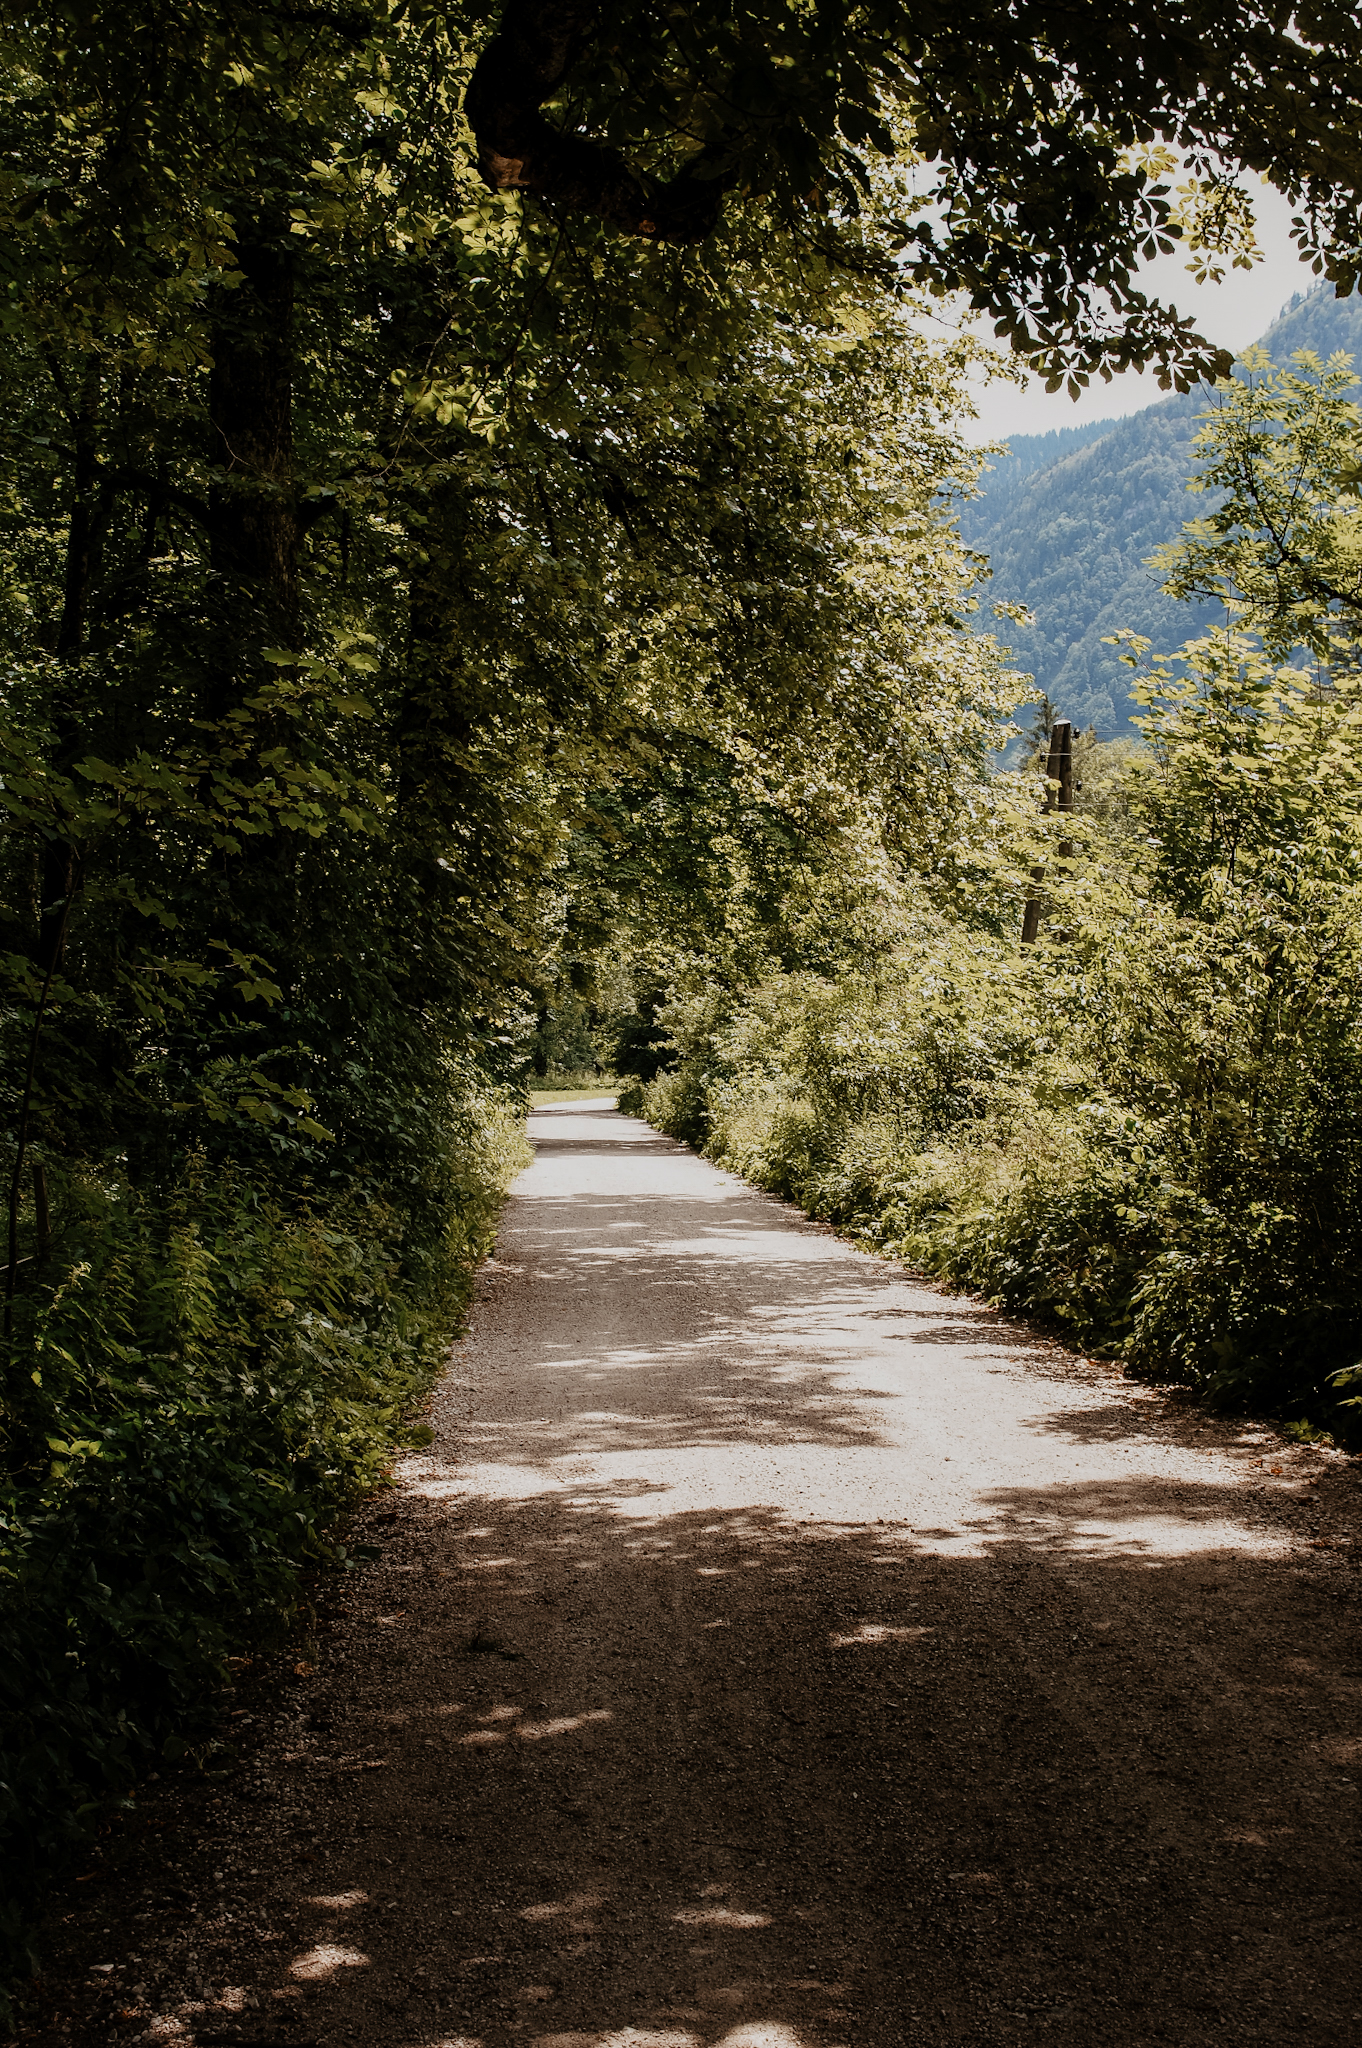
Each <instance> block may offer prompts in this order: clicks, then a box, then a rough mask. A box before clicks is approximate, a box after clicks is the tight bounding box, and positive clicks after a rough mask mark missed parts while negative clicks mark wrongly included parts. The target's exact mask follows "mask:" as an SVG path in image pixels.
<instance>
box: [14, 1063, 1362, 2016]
mask: <svg viewBox="0 0 1362 2048" xmlns="http://www.w3.org/2000/svg"><path fill="white" fill-rule="evenodd" d="M532 1134H533V1135H534V1137H535V1139H536V1145H537V1159H536V1164H535V1166H534V1167H533V1168H532V1169H531V1170H530V1172H529V1173H528V1174H527V1175H526V1176H525V1177H524V1179H523V1180H522V1182H521V1183H520V1185H519V1187H518V1189H517V1191H516V1194H515V1196H514V1197H513V1200H512V1203H511V1206H510V1208H509V1210H508V1214H507V1217H506V1220H505V1226H504V1228H503V1231H502V1233H501V1237H500V1240H499V1244H498V1253H497V1258H496V1260H495V1261H494V1262H493V1263H492V1264H491V1265H490V1266H489V1267H488V1269H487V1270H486V1272H485V1274H484V1276H483V1283H482V1288H481V1294H480V1300H479V1304H478V1307H477V1310H476V1314H475V1317H474V1322H473V1327H472V1330H471V1332H470V1335H469V1337H468V1338H467V1339H466V1340H465V1341H464V1342H463V1343H462V1344H461V1345H460V1346H459V1347H458V1348H457V1350H456V1353H455V1355H454V1358H453V1360H452V1363H451V1367H450V1371H449V1374H448V1375H447V1377H446V1379H445V1380H444V1382H442V1384H441V1387H440V1389H439V1390H438V1392H437V1397H436V1400H435V1402H434V1404H433V1409H432V1417H431V1419H432V1421H433V1423H434V1424H435V1427H436V1432H437V1435H436V1441H435V1443H434V1444H433V1445H432V1446H431V1447H430V1450H429V1452H427V1453H423V1454H422V1455H421V1456H419V1457H413V1458H411V1459H409V1460H407V1461H406V1462H405V1463H404V1465H403V1467H402V1469H401V1471H400V1473H399V1474H398V1483H397V1486H396V1488H395V1490H394V1491H393V1493H392V1494H391V1495H389V1496H385V1497H384V1498H382V1499H380V1500H376V1501H375V1502H373V1503H372V1504H371V1505H370V1506H369V1508H368V1509H367V1510H366V1511H365V1514H364V1516H363V1517H362V1521H363V1525H364V1532H365V1534H366V1535H367V1538H368V1540H370V1541H372V1542H373V1543H374V1544H375V1545H376V1546H377V1547H378V1548H379V1549H380V1551H381V1555H380V1557H379V1559H378V1561H377V1563H376V1564H375V1565H374V1566H373V1567H372V1568H371V1569H369V1570H367V1571H365V1572H363V1573H361V1574H356V1575H355V1577H354V1578H353V1579H352V1580H351V1581H350V1582H349V1583H348V1585H347V1586H346V1587H345V1588H344V1589H342V1590H341V1591H338V1592H337V1593H336V1594H335V1596H334V1597H333V1598H332V1603H331V1606H330V1608H329V1611H328V1612H327V1613H326V1615H325V1616H324V1617H323V1619H322V1622H321V1624H320V1626H319V1629H318V1633H317V1641H316V1645H315V1648H314V1649H313V1651H312V1652H311V1653H310V1654H309V1655H300V1656H297V1657H295V1658H293V1659H291V1660H290V1662H289V1663H288V1664H287V1665H285V1666H280V1665H278V1664H275V1665H272V1666H260V1667H254V1668H243V1669H242V1671H241V1673H240V1675H239V1678H238V1681H237V1685H236V1688H235V1691H234V1696H233V1698H232V1700H231V1701H229V1702H228V1704H227V1709H226V1713H227V1718H228V1723H229V1725H230V1726H231V1728H232V1730H233V1735H234V1744H235V1747H236V1749H237V1751H238V1757H239V1760H238V1762H237V1763H236V1765H235V1767H234V1769H233V1770H232V1771H231V1773H230V1774H228V1775H227V1776H225V1777H224V1778H223V1779H222V1781H221V1782H220V1783H217V1784H212V1783H210V1782H208V1781H206V1780H202V1779H196V1778H193V1777H191V1776H190V1774H187V1773H182V1774H179V1775H178V1776H177V1777H176V1778H175V1779H173V1780H172V1779H167V1780H166V1781H165V1782H163V1783H156V1784H152V1785H150V1786H148V1787H146V1788H145V1789H144V1791H143V1793H142V1795H141V1796H140V1797H139V1800H138V1805H137V1819H136V1822H135V1823H132V1824H129V1825H127V1826H121V1827H119V1828H118V1829H117V1830H115V1831H114V1832H113V1833H111V1834H110V1835H109V1836H108V1837H107V1838H105V1839H104V1840H103V1841H102V1842H101V1844H100V1847H99V1853H98V1855H97V1856H95V1857H94V1858H92V1859H91V1863H90V1866H89V1868H88V1870H87V1871H86V1872H85V1873H83V1874H82V1876H83V1880H84V1881H82V1882H77V1883H73V1884H72V1885H70V1886H68V1887H67V1888H66V1889H65V1891H64V1892H63V1893H62V1894H61V1896H60V1897H59V1898H58V1899H56V1900H55V1902H54V1907H53V1912H52V1915H51V1920H50V1924H49V1928H48V1931H47V1936H46V1954H47V1958H48V1971H47V1976H46V1979H45V1983H44V1988H43V1999H44V2005H43V2013H42V2018H41V2022H40V2023H39V2024H37V2025H36V2026H33V2027H31V2028H29V2030H28V2037H29V2038H30V2039H31V2040H35V2041H41V2042H43V2043H44V2044H47V2043H61V2042H71V2043H73V2044H86V2043H94V2042H101V2043H102V2042H110V2041H119V2042H130V2041H139V2042H143V2043H148V2042H154V2041H164V2040H173V2041H176V2042H183V2043H184V2044H185V2048H190V2044H195V2048H215V2044H226V2043H228V2042H236V2043H241V2044H248V2043H253V2044H266V2043H274V2042H279V2043H285V2042H286V2043H289V2044H291V2048H302V2044H304V2043H308V2042H312V2043H316V2044H318V2048H332V2044H350V2043H355V2044H363V2048H369V2044H371V2043H372V2044H377V2043H379V2042H382V2043H385V2044H386V2043H394V2044H398V2048H507V2044H511V2043H526V2044H532V2048H853V2044H856V2048H860V2044H866V2048H882V2044H883V2048H897V2044H899V2043H905V2044H906V2043H923V2044H937V2043H948V2042H950V2043H954V2042H962V2043H963V2042H968V2043H978V2044H981V2048H982V2044H986V2043H995V2042H996V2043H1007V2044H1013V2043H1030V2042H1033V2041H1047V2042H1064V2043H1072V2044H1075V2048H1077V2044H1084V2048H1088V2044H1092V2043H1094V2042H1102V2043H1104V2044H1107V2043H1110V2044H1119V2048H1125V2044H1132V2048H1133V2044H1136V2043H1150V2044H1152V2043H1156V2042H1157V2043H1164V2042H1177V2043H1186V2044H1199V2043H1202V2042H1212V2041H1214V2042H1222V2043H1223V2042H1226V2041H1232V2042H1235V2043H1239V2042H1250V2041H1254V2042H1272V2043H1276V2042H1279V2041H1280V2042H1286V2041H1287V2040H1291V2041H1294V2042H1300V2041H1309V2042H1312V2043H1313V2042H1319V2043H1338V2044H1340V2048H1342V2044H1344V2043H1351V2042H1352V2041H1354V2040H1356V2039H1357V2038H1358V2037H1359V2030H1360V2029H1362V1981H1360V1976H1362V1965H1360V1964H1359V1961H1358V1952H1359V1944H1358V1938H1357V1916H1358V1912H1359V1907H1358V1896H1359V1894H1358V1875H1359V1872H1358V1860H1359V1859H1358V1826H1357V1819H1356V1810H1357V1806H1356V1803H1357V1801H1358V1798H1359V1789H1358V1783H1357V1780H1358V1779H1359V1778H1362V1770H1360V1769H1359V1766H1362V1727H1360V1726H1359V1710H1360V1709H1362V1650H1359V1647H1358V1643H1357V1628H1356V1625H1357V1597H1358V1579H1357V1574H1356V1568H1355V1563H1354V1559H1355V1555H1356V1554H1357V1553H1358V1549H1359V1547H1362V1546H1359V1541H1358V1539H1359V1537H1362V1489H1360V1488H1359V1482H1358V1476H1357V1470H1358V1468H1357V1467H1356V1465H1355V1463H1354V1461H1352V1460H1349V1459H1346V1458H1344V1457H1342V1456H1341V1455H1338V1454H1334V1453H1329V1452H1321V1451H1317V1450H1311V1449H1306V1448H1303V1447H1296V1446H1289V1445H1286V1444H1284V1443H1283V1442H1282V1441H1281V1440H1280V1439H1279V1438H1278V1437H1277V1436H1276V1435H1275V1433H1274V1432H1272V1431H1271V1430H1269V1429H1266V1428H1262V1427H1257V1426H1254V1427H1244V1426H1240V1425H1238V1424H1235V1423H1226V1422H1223V1421H1217V1420H1214V1419H1210V1418H1206V1417H1204V1416H1201V1415H1199V1414H1198V1413H1197V1412H1195V1411H1192V1410H1189V1409H1187V1408H1185V1407H1181V1406H1179V1405H1177V1404H1176V1403H1173V1402H1170V1401H1169V1400H1168V1399H1166V1398H1164V1397H1163V1396H1161V1395H1159V1394H1157V1393H1155V1392H1151V1391H1150V1390H1148V1389H1142V1388H1139V1387H1136V1386H1133V1385H1131V1384H1129V1383H1128V1382H1126V1381H1124V1380H1122V1379H1121V1378H1120V1377H1119V1375H1117V1374H1116V1373H1115V1372H1113V1371H1112V1370H1111V1369H1110V1368H1108V1367H1104V1366H1099V1365H1093V1364H1090V1363H1088V1362H1087V1361H1084V1360H1081V1359H1075V1358H1074V1357H1072V1356H1071V1355H1069V1354H1066V1353H1065V1352H1063V1351H1062V1350H1061V1349H1060V1348H1059V1347H1057V1346H1055V1345H1054V1344H1052V1343H1050V1342H1048V1341H1047V1340H1045V1339H1043V1338H1040V1337H1038V1336H1037V1335H1036V1334H1035V1332H1033V1331H1030V1330H1028V1329H1026V1328H1025V1327H1024V1326H1021V1325H1018V1324H1015V1323H1011V1322H1009V1321H1008V1320H1007V1319H1006V1318H1003V1317H1000V1316H996V1315H993V1314H991V1313H990V1312H989V1311H987V1310H986V1309H984V1308H983V1307H982V1306H981V1305H980V1304H978V1303H976V1302H972V1301H969V1300H967V1299H962V1298H960V1297H958V1296H948V1295H945V1294H942V1293H940V1292H938V1291H936V1290H933V1289H931V1288H929V1287H926V1286H925V1285H923V1284H922V1283H921V1282H919V1281H917V1280H914V1279H912V1278H909V1277H906V1276H905V1275H904V1274H903V1273H902V1272H901V1271H900V1270H899V1269H896V1268H894V1267H892V1266H889V1265H886V1264H884V1263H881V1262H878V1261H876V1260H873V1259H870V1258H868V1257H865V1256H864V1255H862V1254H860V1253H859V1252H857V1251H855V1250H853V1249H852V1248H850V1247H849V1246H847V1245H845V1244H844V1243H842V1242H841V1241H840V1240H838V1239H837V1238H835V1237H834V1236H832V1235H831V1234H830V1233H828V1232H827V1231H824V1230H822V1229H820V1228H819V1227H818V1226H816V1225H814V1224H811V1223H809V1222H808V1221H807V1220H806V1219H804V1218H803V1217H801V1216H800V1215H798V1214H797V1212H795V1211H793V1210H792V1209H790V1208H789V1207H788V1206H787V1205H785V1204H782V1203H779V1202H776V1201H773V1200H771V1199H769V1198H767V1197H764V1196H761V1195H758V1194H756V1193H754V1192H753V1191H752V1190H751V1189H749V1188H746V1187H744V1186H743V1185H742V1184H741V1183H740V1182H738V1181H736V1180H735V1179H733V1177H732V1176H730V1175H727V1174H724V1173H721V1172H719V1171H718V1170H716V1169H715V1168H713V1167H712V1166H710V1165H708V1164H707V1163H706V1162H704V1161H702V1160H699V1159H696V1158H695V1157H694V1156H693V1155H692V1154H690V1153H688V1152H686V1151H685V1150H684V1149H683V1148H681V1147H679V1146H677V1145H674V1144H672V1143H671V1142H670V1141H667V1140H665V1139H662V1138H659V1137H658V1136H657V1135H656V1134H655V1133H652V1132H650V1131H648V1130H647V1129H646V1127H643V1126H641V1125H638V1124H636V1123H633V1122H631V1121H630V1120H629V1119H626V1118H621V1117H619V1116H617V1115H616V1114H614V1113H613V1112H612V1111H608V1110H606V1109H605V1108H603V1107H602V1108H601V1109H598V1110H597V1109H592V1108H590V1107H587V1108H583V1106H582V1105H581V1104H580V1103H566V1104H562V1105H557V1106H553V1107H550V1108H546V1109H544V1110H542V1111H541V1112H539V1113H538V1114H537V1115H536V1116H535V1117H534V1118H533V1120H532Z"/></svg>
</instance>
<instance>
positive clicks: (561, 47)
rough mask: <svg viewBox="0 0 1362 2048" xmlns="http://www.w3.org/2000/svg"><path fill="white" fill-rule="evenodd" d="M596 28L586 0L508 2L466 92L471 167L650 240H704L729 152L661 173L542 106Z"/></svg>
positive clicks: (503, 184)
mask: <svg viewBox="0 0 1362 2048" xmlns="http://www.w3.org/2000/svg"><path fill="white" fill-rule="evenodd" d="M598 26H599V13H598V10H597V8H596V7H595V6H593V5H591V4H590V0H509V4H508V6H507V8H506V11H505V14H504V15H503V17H502V23H501V27H500V28H499V29H498V30H497V33H496V34H495V35H494V36H493V38H492V40H491V42H490V43H489V44H488V45H487V48H486V49H485V50H484V51H483V53H482V55H481V57H479V59H478V61H477V64H476V66H475V67H474V70H473V76H472V78H471V79H470V80H469V82H468V91H467V93H466V94H465V96H464V112H465V114H466V115H467V117H468V121H469V125H470V127H471V128H472V130H473V133H474V135H475V137H476V138H477V144H478V169H479V170H480V171H481V173H482V175H483V178H484V179H485V180H486V182H487V184H488V185H490V186H491V188H492V190H493V191H494V192H533V193H535V194H537V196H538V197H539V198H541V199H545V200H548V201H550V202H551V203H552V204H553V205H556V206H561V207H565V208H567V209H568V210H569V211H571V212H574V213H593V214H595V215H597V216H598V218H599V219H601V220H604V221H607V222H609V224H610V226H611V227H615V228H619V229H622V230H623V232H624V233H625V234H630V235H645V236H647V237H648V238H649V239H650V240H651V241H657V242H701V241H703V240H704V239H705V237H706V235H708V234H711V233H712V232H713V230H714V228H715V227H716V226H717V224H718V220H719V215H720V213H721V211H722V208H723V200H724V194H725V193H726V192H727V190H728V188H729V186H730V185H731V184H732V182H733V177H732V173H731V172H730V171H728V170H727V168H726V162H727V151H726V150H715V151H711V150H709V149H705V150H702V151H700V152H699V154H698V155H697V156H695V157H693V158H692V159H691V160H690V162H689V163H688V164H687V165H686V166H685V168H684V169H683V170H681V171H678V172H677V174H676V176H675V177H674V178H670V179H666V180H663V179H660V178H655V177H653V176H651V175H650V174H649V173H648V172H645V171H640V170H636V169H635V168H634V167H633V166H632V165H631V164H629V163H627V162H626V161H625V159H624V158H623V157H622V156H621V155H620V153H619V151H618V150H615V149H610V148H608V147H607V146H606V145H605V144H603V143H598V142H593V141H592V140H591V139H590V138H589V137H587V136H582V135H565V134H563V132H562V130H561V129H558V128H555V127H553V126H552V124H551V123H550V122H549V121H547V120H545V118H544V116H543V114H542V113H541V112H540V108H541V107H542V105H543V103H544V101H545V100H546V99H548V98H550V97H551V95H552V94H553V93H554V92H556V91H557V89H558V87H559V86H560V85H561V83H562V81H563V79H564V78H565V77H566V76H567V74H568V72H569V71H570V70H571V68H572V66H573V64H574V63H575V62H576V60H577V58H578V57H579V56H580V54H581V52H582V50H583V49H584V47H585V46H586V44H587V42H588V40H589V39H590V37H591V35H592V34H593V32H594V31H595V30H596V29H597V28H598Z"/></svg>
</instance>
